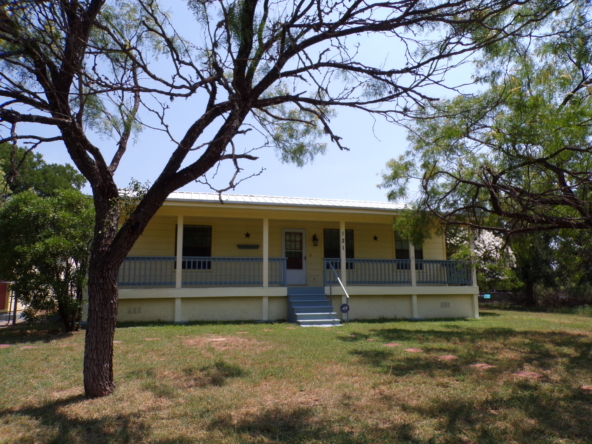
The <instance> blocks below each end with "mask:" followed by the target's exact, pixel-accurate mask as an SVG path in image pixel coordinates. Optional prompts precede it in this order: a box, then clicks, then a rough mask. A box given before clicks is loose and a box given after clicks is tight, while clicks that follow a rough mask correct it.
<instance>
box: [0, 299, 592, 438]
mask: <svg viewBox="0 0 592 444" xmlns="http://www.w3.org/2000/svg"><path fill="white" fill-rule="evenodd" d="M481 315H482V319H480V320H446V321H425V322H408V321H392V322H391V321H383V322H360V323H351V324H349V325H347V326H343V327H338V328H330V329H324V328H297V327H293V326H291V325H289V324H267V325H265V324H207V325H148V326H129V325H128V326H126V325H122V326H120V328H118V329H117V332H116V340H117V343H116V344H115V380H116V384H117V390H116V392H115V393H114V394H113V395H112V396H109V397H107V398H102V399H95V400H87V399H85V398H84V397H83V390H82V355H83V343H84V332H79V333H76V334H71V335H64V334H61V333H59V332H57V331H51V330H48V327H47V326H40V327H20V328H18V329H0V344H10V347H4V348H0V364H1V371H2V376H1V377H0V443H122V442H131V443H144V442H146V443H194V442H204V443H296V442H298V443H300V442H306V443H309V442H312V443H383V442H384V443H396V442H409V443H508V442H516V443H590V442H592V390H586V389H585V387H586V386H592V318H591V317H587V316H581V315H569V314H549V313H527V312H516V311H496V310H485V311H482V312H481ZM387 344H388V345H387ZM406 349H419V350H421V351H415V352H413V351H406ZM448 355H452V356H455V357H456V359H453V358H448V359H449V360H447V359H445V358H442V357H443V356H448ZM473 364H489V365H491V366H493V367H489V368H484V367H487V366H474V365H473ZM519 372H529V373H522V374H517V373H519ZM535 374H536V375H535ZM537 375H538V377H536V376H537ZM582 386H584V388H582Z"/></svg>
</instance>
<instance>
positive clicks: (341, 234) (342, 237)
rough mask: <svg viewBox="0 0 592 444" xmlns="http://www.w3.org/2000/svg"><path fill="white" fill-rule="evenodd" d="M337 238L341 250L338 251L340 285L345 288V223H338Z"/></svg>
mask: <svg viewBox="0 0 592 444" xmlns="http://www.w3.org/2000/svg"><path fill="white" fill-rule="evenodd" d="M339 237H340V242H339V243H340V245H341V248H340V249H339V259H340V262H341V283H342V284H343V286H344V287H345V286H346V285H347V276H346V269H347V264H346V260H347V259H346V257H345V221H344V220H342V221H339Z"/></svg>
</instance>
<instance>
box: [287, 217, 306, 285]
mask: <svg viewBox="0 0 592 444" xmlns="http://www.w3.org/2000/svg"><path fill="white" fill-rule="evenodd" d="M282 238H283V239H282V253H283V255H284V257H285V258H288V260H287V263H286V273H287V274H286V281H287V284H288V285H304V284H306V230H304V229H302V228H284V229H283V230H282Z"/></svg>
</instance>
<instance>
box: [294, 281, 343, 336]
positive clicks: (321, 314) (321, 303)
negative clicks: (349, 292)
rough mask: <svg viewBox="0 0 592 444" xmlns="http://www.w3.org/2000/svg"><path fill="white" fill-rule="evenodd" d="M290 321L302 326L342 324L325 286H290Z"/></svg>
mask: <svg viewBox="0 0 592 444" xmlns="http://www.w3.org/2000/svg"><path fill="white" fill-rule="evenodd" d="M288 321H289V322H293V323H296V324H298V325H300V326H301V327H332V326H335V325H341V321H340V320H339V318H338V317H337V314H336V313H335V312H334V311H333V307H332V306H331V303H330V302H329V300H328V299H327V297H326V296H325V289H324V288H323V287H291V288H288Z"/></svg>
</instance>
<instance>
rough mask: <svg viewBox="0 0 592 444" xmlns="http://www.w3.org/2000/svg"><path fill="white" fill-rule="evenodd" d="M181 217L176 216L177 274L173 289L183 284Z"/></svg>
mask: <svg viewBox="0 0 592 444" xmlns="http://www.w3.org/2000/svg"><path fill="white" fill-rule="evenodd" d="M182 262H183V216H177V272H176V273H175V287H176V288H181V286H182V282H183V268H182V265H183V264H182Z"/></svg>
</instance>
